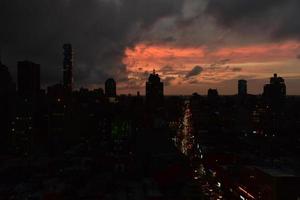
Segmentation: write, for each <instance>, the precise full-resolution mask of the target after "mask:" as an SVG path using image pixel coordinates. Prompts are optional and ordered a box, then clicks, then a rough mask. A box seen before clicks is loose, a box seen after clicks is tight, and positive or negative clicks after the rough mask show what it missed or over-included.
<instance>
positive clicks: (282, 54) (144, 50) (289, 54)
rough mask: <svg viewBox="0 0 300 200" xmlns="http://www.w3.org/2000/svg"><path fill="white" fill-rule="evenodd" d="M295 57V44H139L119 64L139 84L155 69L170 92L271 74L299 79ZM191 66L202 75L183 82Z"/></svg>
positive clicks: (299, 63)
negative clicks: (191, 45)
mask: <svg viewBox="0 0 300 200" xmlns="http://www.w3.org/2000/svg"><path fill="white" fill-rule="evenodd" d="M299 53H300V43H299V42H295V41H288V42H284V43H269V44H256V45H248V46H235V47H220V48H209V47H207V46H199V47H180V46H179V47H176V46H168V45H147V44H143V43H140V44H138V45H136V46H135V47H134V48H128V49H126V52H125V57H124V59H123V63H124V64H126V66H127V71H128V72H129V79H131V80H134V81H140V82H141V84H142V83H143V82H144V81H145V76H142V75H143V74H145V73H149V72H152V70H153V69H155V70H156V71H157V72H158V73H159V74H160V76H161V78H162V79H163V80H164V79H169V80H170V81H169V83H168V85H167V87H169V88H172V86H177V87H178V86H185V87H189V86H193V85H194V86H195V84H196V83H198V84H202V85H203V84H204V85H205V84H208V85H209V84H218V83H221V82H223V81H228V80H233V79H238V78H241V77H246V78H247V77H249V78H251V79H268V78H269V77H270V76H272V74H273V73H275V72H277V73H279V74H280V75H281V76H283V77H285V78H289V77H298V76H299V77H300V60H299V59H298V58H297V55H299ZM195 66H201V67H202V68H203V71H202V72H201V73H200V74H198V75H196V76H193V77H189V78H186V74H187V73H188V72H189V71H191V70H192V69H193V68H194V67H195ZM207 87H208V86H207ZM205 89H206V88H205ZM167 91H168V89H167ZM170 93H172V91H170Z"/></svg>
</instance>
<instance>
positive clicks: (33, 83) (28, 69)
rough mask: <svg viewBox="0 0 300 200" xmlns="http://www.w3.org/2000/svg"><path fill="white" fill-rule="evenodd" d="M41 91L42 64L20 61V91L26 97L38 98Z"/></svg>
mask: <svg viewBox="0 0 300 200" xmlns="http://www.w3.org/2000/svg"><path fill="white" fill-rule="evenodd" d="M39 92H40V65H38V64H35V63H33V62H30V61H22V62H18V93H19V95H20V96H22V97H24V98H30V99H32V98H36V97H37V96H38V94H39Z"/></svg>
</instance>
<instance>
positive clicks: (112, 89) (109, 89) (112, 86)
mask: <svg viewBox="0 0 300 200" xmlns="http://www.w3.org/2000/svg"><path fill="white" fill-rule="evenodd" d="M105 96H106V97H116V96H117V86H116V81H115V80H114V79H112V78H109V79H107V80H106V81H105Z"/></svg>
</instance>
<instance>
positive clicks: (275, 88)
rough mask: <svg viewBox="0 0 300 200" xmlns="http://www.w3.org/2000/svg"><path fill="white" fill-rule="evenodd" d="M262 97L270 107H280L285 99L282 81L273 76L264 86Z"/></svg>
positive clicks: (275, 75) (284, 88)
mask: <svg viewBox="0 0 300 200" xmlns="http://www.w3.org/2000/svg"><path fill="white" fill-rule="evenodd" d="M263 97H264V98H265V100H266V101H267V103H269V104H270V105H271V106H275V107H280V105H281V104H282V103H283V102H284V99H285V97H286V86H285V82H284V79H283V78H281V77H278V76H277V74H274V76H273V77H271V78H270V83H269V84H266V85H265V86H264V93H263Z"/></svg>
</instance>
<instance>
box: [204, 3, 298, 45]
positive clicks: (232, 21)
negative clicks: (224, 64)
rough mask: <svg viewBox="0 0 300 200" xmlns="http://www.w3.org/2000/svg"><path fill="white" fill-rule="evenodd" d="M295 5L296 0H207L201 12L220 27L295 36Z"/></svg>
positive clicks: (296, 34) (250, 32)
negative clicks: (209, 16)
mask: <svg viewBox="0 0 300 200" xmlns="http://www.w3.org/2000/svg"><path fill="white" fill-rule="evenodd" d="M299 7H300V1H298V0H243V1H240V0H226V1H220V0H208V4H207V7H206V10H205V12H206V14H208V15H211V16H213V17H214V18H215V19H216V21H217V23H218V24H219V25H221V26H222V27H225V28H229V29H231V30H233V31H237V32H239V33H241V32H243V33H247V32H248V34H252V36H253V35H254V36H255V34H262V33H263V34H264V35H266V34H268V35H269V36H270V37H271V39H276V40H278V39H289V38H294V39H299V38H300V37H299V34H300V24H299V23H298V20H297V19H299V17H300V13H299ZM249 30H250V31H249Z"/></svg>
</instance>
